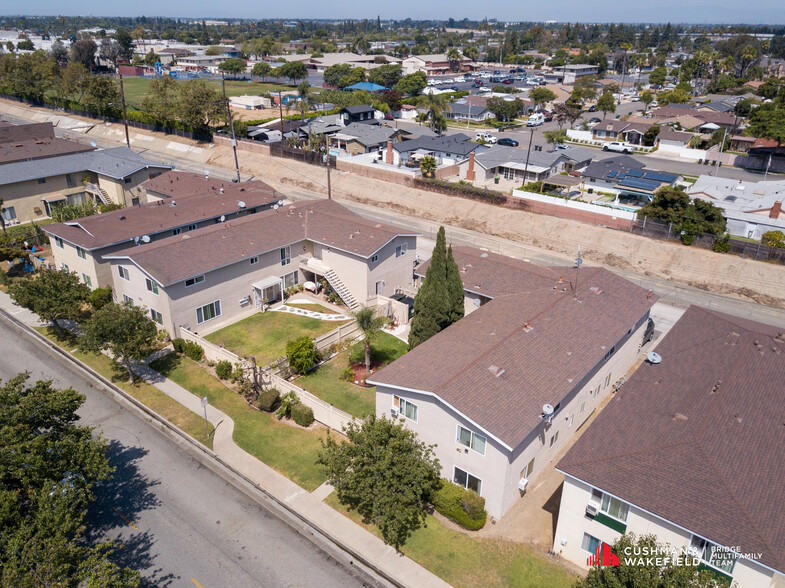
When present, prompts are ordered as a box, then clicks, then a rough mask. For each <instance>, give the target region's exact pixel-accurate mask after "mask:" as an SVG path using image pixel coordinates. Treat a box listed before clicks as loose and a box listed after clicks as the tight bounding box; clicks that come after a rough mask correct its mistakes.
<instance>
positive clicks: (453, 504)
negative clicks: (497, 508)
mask: <svg viewBox="0 0 785 588" xmlns="http://www.w3.org/2000/svg"><path fill="white" fill-rule="evenodd" d="M432 504H433V507H434V508H435V509H436V511H437V512H439V513H440V514H442V515H443V516H445V517H447V518H448V519H450V520H451V521H453V522H455V523H457V524H459V525H460V526H461V527H463V528H464V529H469V530H470V531H477V530H478V529H482V528H483V527H484V526H485V521H486V519H487V518H488V513H487V512H486V511H485V499H484V498H483V497H482V496H480V495H479V494H477V493H476V492H473V491H472V490H465V489H464V488H461V487H460V486H458V485H456V484H453V483H452V482H444V483H443V484H442V487H441V488H440V489H439V490H437V491H436V493H435V494H434V497H433V500H432Z"/></svg>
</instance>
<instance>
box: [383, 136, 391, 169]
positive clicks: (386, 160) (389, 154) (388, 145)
mask: <svg viewBox="0 0 785 588" xmlns="http://www.w3.org/2000/svg"><path fill="white" fill-rule="evenodd" d="M384 162H385V163H388V164H390V165H392V164H393V150H392V141H387V154H386V156H385V158H384Z"/></svg>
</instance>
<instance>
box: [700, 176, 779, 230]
mask: <svg viewBox="0 0 785 588" xmlns="http://www.w3.org/2000/svg"><path fill="white" fill-rule="evenodd" d="M687 194H689V195H690V197H692V198H698V199H700V200H705V201H707V202H711V203H712V204H714V206H718V207H720V208H721V209H722V215H723V216H724V217H725V218H726V219H727V221H728V224H727V230H728V232H729V233H730V234H731V235H736V236H738V237H744V238H745V239H755V240H758V239H760V238H761V237H762V236H763V233H765V232H767V231H785V211H783V208H782V203H783V200H785V181H782V180H779V181H773V182H772V181H769V182H747V181H742V180H731V179H727V178H722V177H715V176H700V177H698V179H697V180H696V181H695V183H694V184H693V185H692V186H690V187H689V188H688V189H687Z"/></svg>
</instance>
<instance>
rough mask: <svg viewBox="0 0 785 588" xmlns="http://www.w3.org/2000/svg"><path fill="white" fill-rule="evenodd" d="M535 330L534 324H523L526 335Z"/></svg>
mask: <svg viewBox="0 0 785 588" xmlns="http://www.w3.org/2000/svg"><path fill="white" fill-rule="evenodd" d="M533 328H534V327H532V324H531V323H530V322H525V323H523V332H524V333H528V332H529V331H531V330H532V329H533Z"/></svg>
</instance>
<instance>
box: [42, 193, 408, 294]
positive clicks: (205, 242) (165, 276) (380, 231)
mask: <svg viewBox="0 0 785 588" xmlns="http://www.w3.org/2000/svg"><path fill="white" fill-rule="evenodd" d="M47 228H48V227H47ZM399 234H411V233H402V232H401V231H399V230H398V229H396V228H395V227H391V226H389V225H382V224H379V223H375V222H374V221H370V220H366V219H364V218H362V217H361V216H359V215H357V214H355V213H353V212H351V211H350V210H348V209H346V208H344V207H343V206H341V205H340V204H337V203H336V202H334V201H332V200H309V201H305V202H298V203H297V204H296V205H295V204H291V205H286V206H282V207H280V208H279V209H277V210H272V209H269V210H265V211H263V212H258V213H256V214H252V215H248V216H244V217H241V218H238V219H234V220H232V221H231V222H227V223H221V224H216V225H214V226H211V227H205V228H203V229H199V230H198V231H193V232H189V233H184V234H182V235H177V236H174V237H168V238H166V239H161V240H158V241H154V242H153V243H150V244H149V245H142V246H139V247H133V248H130V249H125V250H123V251H118V252H117V253H114V254H112V255H111V256H107V257H106V258H107V259H113V258H116V257H128V258H130V259H132V260H133V261H134V262H135V263H137V264H138V265H139V266H140V267H142V268H144V270H145V271H147V272H148V273H150V275H152V276H153V277H154V278H155V279H156V280H158V281H159V282H160V283H161V284H163V285H165V286H166V285H169V284H173V283H175V282H179V281H181V280H184V279H186V278H189V277H192V276H195V275H199V274H202V273H205V272H208V271H210V270H213V269H217V268H220V267H224V266H226V265H229V264H231V263H235V262H237V261H241V260H243V259H246V258H248V257H251V256H253V255H258V254H260V253H264V252H266V251H271V250H273V249H276V248H279V247H283V246H285V245H289V244H291V243H296V242H297V241H301V240H303V239H309V240H311V241H315V242H318V243H321V244H323V245H326V246H328V247H335V248H336V249H340V250H343V251H347V252H349V253H354V254H356V255H359V256H362V257H370V256H371V255H372V254H373V253H375V252H376V251H378V250H379V248H380V247H382V246H383V245H384V244H385V243H387V242H388V241H390V240H391V239H392V238H393V237H395V236H396V235H399ZM292 253H293V255H296V253H295V252H292Z"/></svg>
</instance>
